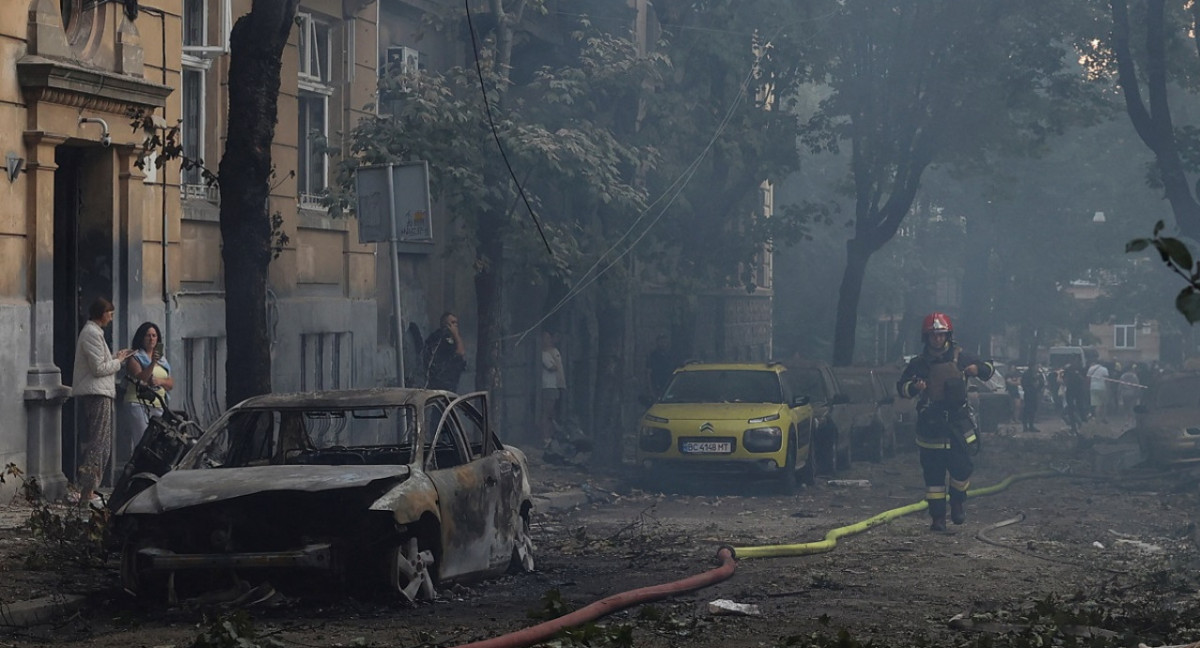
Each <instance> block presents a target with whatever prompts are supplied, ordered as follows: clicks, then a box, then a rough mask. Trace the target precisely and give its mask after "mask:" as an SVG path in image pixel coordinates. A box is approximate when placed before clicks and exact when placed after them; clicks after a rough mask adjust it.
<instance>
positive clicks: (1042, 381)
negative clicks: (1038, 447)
mask: <svg viewBox="0 0 1200 648" xmlns="http://www.w3.org/2000/svg"><path fill="white" fill-rule="evenodd" d="M1045 389H1046V378H1045V377H1044V376H1042V368H1041V366H1039V365H1038V363H1036V362H1034V363H1033V364H1030V365H1029V367H1028V368H1027V369H1025V373H1024V374H1022V375H1021V390H1022V391H1024V392H1025V409H1023V410H1022V411H1021V423H1022V424H1023V426H1024V429H1025V431H1026V432H1037V431H1038V429H1037V427H1036V426H1035V425H1034V424H1035V423H1036V422H1037V415H1038V408H1039V406H1040V405H1041V403H1042V392H1043V391H1044V390H1045Z"/></svg>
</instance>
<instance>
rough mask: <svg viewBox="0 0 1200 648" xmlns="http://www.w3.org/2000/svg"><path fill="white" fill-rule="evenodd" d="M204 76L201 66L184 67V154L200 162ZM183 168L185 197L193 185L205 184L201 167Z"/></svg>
mask: <svg viewBox="0 0 1200 648" xmlns="http://www.w3.org/2000/svg"><path fill="white" fill-rule="evenodd" d="M204 78H205V72H204V70H203V69H200V68H192V67H187V66H184V68H183V92H182V95H183V96H182V99H183V123H182V124H181V125H180V135H181V140H182V141H181V143H182V144H183V155H184V157H185V158H187V159H189V160H193V161H196V162H199V161H201V160H203V159H204ZM184 166H185V168H184V169H183V184H184V185H185V187H187V188H186V189H185V190H184V192H185V197H194V196H189V195H187V194H188V192H189V190H190V189H191V188H192V187H195V186H197V185H203V184H204V179H203V178H202V177H201V174H200V168H199V167H192V168H190V169H189V168H186V166H187V165H184Z"/></svg>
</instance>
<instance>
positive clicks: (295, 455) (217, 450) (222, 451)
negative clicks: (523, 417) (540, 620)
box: [113, 388, 533, 601]
mask: <svg viewBox="0 0 1200 648" xmlns="http://www.w3.org/2000/svg"><path fill="white" fill-rule="evenodd" d="M146 441H147V440H146V439H143V444H146ZM135 459H136V457H135ZM127 473H128V474H130V481H131V482H132V483H134V484H135V486H133V487H132V488H129V490H130V492H131V493H132V494H131V495H130V496H129V497H128V499H127V500H126V501H124V502H123V503H121V504H120V505H119V506H118V507H117V508H116V510H115V511H114V512H113V529H114V537H115V538H117V540H118V542H120V545H121V580H122V584H123V586H124V587H125V589H126V590H128V591H129V592H131V593H133V594H135V595H138V596H145V597H157V596H166V597H167V598H168V600H170V601H176V600H180V599H182V598H185V597H192V596H197V595H199V594H201V593H204V592H209V591H215V590H220V589H227V588H231V587H236V586H238V585H241V586H243V587H244V586H246V585H248V584H249V585H253V584H261V583H264V582H269V583H271V584H272V586H274V587H277V588H279V589H281V590H285V591H286V590H287V589H288V588H289V587H297V588H300V587H303V588H305V589H310V588H313V586H314V585H315V586H316V587H317V588H319V589H320V590H322V591H329V588H330V587H331V586H332V587H334V588H336V590H337V591H352V592H357V591H367V592H370V591H374V592H379V591H385V592H386V591H390V592H394V593H396V594H398V595H400V596H402V597H403V598H405V599H407V600H409V601H413V600H416V599H421V598H425V599H429V598H434V597H435V596H436V589H435V588H436V587H437V586H438V585H439V583H440V582H442V581H454V580H467V579H472V578H478V577H483V576H488V575H492V574H497V573H503V572H504V571H506V570H510V571H522V570H524V571H527V570H531V569H533V546H532V542H531V540H530V536H529V521H530V513H531V498H530V489H529V478H528V474H527V472H526V461H525V455H524V454H523V453H522V452H521V451H520V450H519V449H517V448H514V447H511V446H506V445H504V444H502V443H501V442H500V439H499V438H498V437H497V436H496V434H495V433H494V432H493V431H492V429H491V427H490V421H489V419H488V408H487V395H486V394H485V393H483V392H477V393H473V394H467V395H464V396H457V395H455V394H452V393H449V392H442V391H431V390H423V389H396V388H389V389H369V390H350V391H329V392H312V393H297V394H267V395H263V396H257V397H254V398H250V399H248V400H246V401H244V402H242V403H240V404H238V405H237V406H235V407H233V408H231V409H230V410H229V411H227V412H226V413H225V414H224V415H222V416H221V417H220V418H219V419H218V420H217V421H216V422H215V423H213V424H212V425H211V426H209V427H208V428H207V429H206V430H205V432H204V434H203V435H202V436H200V438H199V439H198V440H197V441H196V442H195V445H194V446H192V447H191V448H190V449H188V450H187V451H186V453H184V454H183V456H182V457H181V458H180V460H179V461H178V462H177V463H176V465H175V466H174V467H173V469H171V470H170V471H168V472H165V473H164V474H161V475H155V474H147V473H138V472H137V471H136V470H133V471H127ZM139 489H140V490H139Z"/></svg>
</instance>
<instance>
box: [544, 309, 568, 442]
mask: <svg viewBox="0 0 1200 648" xmlns="http://www.w3.org/2000/svg"><path fill="white" fill-rule="evenodd" d="M541 359H542V380H541V385H542V389H541V399H542V403H541V405H542V408H541V416H539V417H538V428H539V430H540V432H541V436H542V443H546V442H548V441H550V438H551V437H553V436H554V432H555V430H556V429H557V427H558V409H559V407H560V403H561V402H562V398H563V395H564V392H565V391H566V389H567V373H566V371H564V370H563V361H562V353H560V352H559V350H558V347H557V346H555V335H554V333H551V332H550V331H542V352H541Z"/></svg>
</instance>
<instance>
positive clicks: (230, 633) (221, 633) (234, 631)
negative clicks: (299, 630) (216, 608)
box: [190, 610, 285, 648]
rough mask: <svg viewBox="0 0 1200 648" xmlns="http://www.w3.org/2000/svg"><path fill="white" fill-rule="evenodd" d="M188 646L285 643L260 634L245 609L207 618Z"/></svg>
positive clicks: (259, 647) (265, 647)
mask: <svg viewBox="0 0 1200 648" xmlns="http://www.w3.org/2000/svg"><path fill="white" fill-rule="evenodd" d="M205 623H206V624H207V625H204V626H202V627H201V631H200V634H199V635H198V636H197V637H196V638H195V639H194V640H193V641H192V643H191V646H190V648H280V647H282V646H284V645H285V644H284V643H283V642H281V641H279V640H278V639H276V638H274V637H262V636H260V634H259V632H258V629H257V628H255V626H254V621H253V619H251V618H250V615H249V614H247V613H246V611H245V610H237V611H235V612H233V613H231V614H229V615H225V616H218V617H215V618H212V619H207V620H206V622H205Z"/></svg>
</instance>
